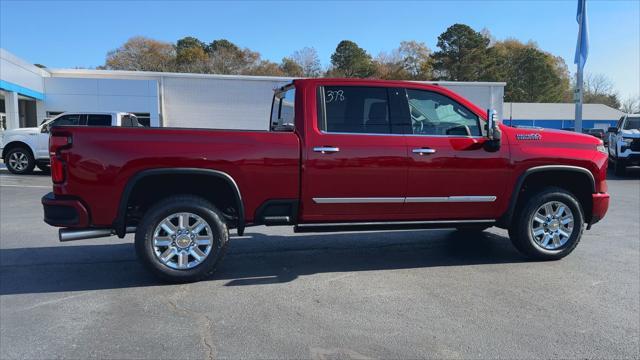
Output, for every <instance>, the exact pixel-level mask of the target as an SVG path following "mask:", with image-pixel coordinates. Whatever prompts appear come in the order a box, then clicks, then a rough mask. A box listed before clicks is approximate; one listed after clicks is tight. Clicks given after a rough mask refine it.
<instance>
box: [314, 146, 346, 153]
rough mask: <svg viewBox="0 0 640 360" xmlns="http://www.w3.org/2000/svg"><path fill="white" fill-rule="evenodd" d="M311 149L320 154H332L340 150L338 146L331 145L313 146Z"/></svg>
mask: <svg viewBox="0 0 640 360" xmlns="http://www.w3.org/2000/svg"><path fill="white" fill-rule="evenodd" d="M313 151H315V152H319V153H322V154H333V153H337V152H338V151H340V148H337V147H332V146H320V147H314V148H313Z"/></svg>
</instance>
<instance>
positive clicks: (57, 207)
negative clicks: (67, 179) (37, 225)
mask: <svg viewBox="0 0 640 360" xmlns="http://www.w3.org/2000/svg"><path fill="white" fill-rule="evenodd" d="M42 208H43V209H44V222H46V223H47V224H49V225H51V226H57V227H72V228H84V227H88V226H89V211H87V208H86V207H85V206H84V205H83V204H82V202H81V201H80V200H78V199H74V198H71V197H64V198H62V197H56V196H55V195H54V194H53V193H48V194H47V195H45V196H43V197H42Z"/></svg>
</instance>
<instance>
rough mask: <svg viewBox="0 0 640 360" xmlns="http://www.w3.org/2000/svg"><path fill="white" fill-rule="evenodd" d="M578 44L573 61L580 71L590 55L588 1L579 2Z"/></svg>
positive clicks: (577, 16)
mask: <svg viewBox="0 0 640 360" xmlns="http://www.w3.org/2000/svg"><path fill="white" fill-rule="evenodd" d="M576 21H577V22H578V44H577V45H576V57H575V59H574V60H573V62H574V63H575V64H577V65H578V68H579V69H582V68H583V67H584V64H585V63H586V62H587V55H589V29H588V27H587V0H578V12H577V14H576Z"/></svg>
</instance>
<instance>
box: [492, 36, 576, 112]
mask: <svg viewBox="0 0 640 360" xmlns="http://www.w3.org/2000/svg"><path fill="white" fill-rule="evenodd" d="M482 79H483V80H488V81H504V82H506V83H507V85H506V87H505V94H504V98H505V101H508V102H511V101H513V102H564V101H568V100H570V96H571V89H570V81H569V71H568V68H567V65H566V64H565V63H564V60H563V59H562V58H560V57H556V56H553V55H552V54H549V53H547V52H544V51H542V50H540V49H538V48H537V45H536V44H535V43H533V42H529V43H527V44H523V43H522V42H520V41H518V40H514V39H507V40H504V41H498V42H496V43H495V45H494V46H492V47H491V48H489V49H488V50H487V55H486V57H485V68H484V74H483V76H482Z"/></svg>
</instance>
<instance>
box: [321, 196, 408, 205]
mask: <svg viewBox="0 0 640 360" xmlns="http://www.w3.org/2000/svg"><path fill="white" fill-rule="evenodd" d="M313 202H315V203H316V204H372V203H384V204H392V203H396V204H402V203H403V202H404V198H403V197H371V198H365V197H361V198H357V197H353V198H313Z"/></svg>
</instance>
